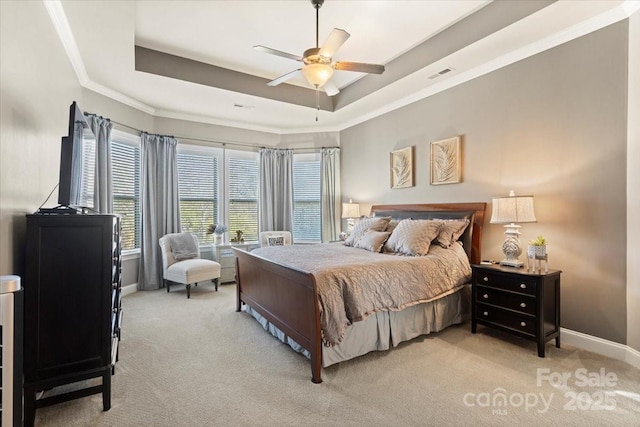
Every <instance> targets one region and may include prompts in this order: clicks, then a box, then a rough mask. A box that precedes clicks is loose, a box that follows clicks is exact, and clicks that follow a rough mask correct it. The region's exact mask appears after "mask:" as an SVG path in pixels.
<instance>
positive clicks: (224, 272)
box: [211, 242, 260, 283]
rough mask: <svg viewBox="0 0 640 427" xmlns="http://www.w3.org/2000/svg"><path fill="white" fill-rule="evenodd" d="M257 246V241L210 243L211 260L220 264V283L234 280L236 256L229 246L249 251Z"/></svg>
mask: <svg viewBox="0 0 640 427" xmlns="http://www.w3.org/2000/svg"><path fill="white" fill-rule="evenodd" d="M259 246H260V245H259V244H258V242H245V243H226V244H220V245H216V244H214V245H212V247H211V248H212V250H213V260H214V261H216V262H217V263H218V264H220V283H228V282H235V281H236V256H235V255H234V254H233V249H231V248H238V249H242V250H245V251H251V250H252V249H255V248H257V247H259Z"/></svg>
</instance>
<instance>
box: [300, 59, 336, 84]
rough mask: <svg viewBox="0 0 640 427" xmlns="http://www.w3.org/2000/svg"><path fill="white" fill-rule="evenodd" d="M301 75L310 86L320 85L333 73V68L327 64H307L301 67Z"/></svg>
mask: <svg viewBox="0 0 640 427" xmlns="http://www.w3.org/2000/svg"><path fill="white" fill-rule="evenodd" d="M302 75H303V76H304V78H305V79H307V81H308V82H309V84H310V85H311V86H314V87H322V86H323V85H324V84H325V83H326V82H327V80H329V79H330V78H331V76H332V75H333V68H331V66H330V65H327V64H307V65H305V66H304V67H303V68H302Z"/></svg>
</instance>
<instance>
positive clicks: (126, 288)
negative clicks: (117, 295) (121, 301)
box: [121, 283, 138, 296]
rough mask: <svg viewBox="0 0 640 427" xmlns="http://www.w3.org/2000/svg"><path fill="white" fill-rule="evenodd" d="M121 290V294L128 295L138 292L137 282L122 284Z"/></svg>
mask: <svg viewBox="0 0 640 427" xmlns="http://www.w3.org/2000/svg"><path fill="white" fill-rule="evenodd" d="M121 292H122V296H125V295H129V294H132V293H134V292H138V284H137V283H133V284H131V285H127V286H123V287H122V291H121Z"/></svg>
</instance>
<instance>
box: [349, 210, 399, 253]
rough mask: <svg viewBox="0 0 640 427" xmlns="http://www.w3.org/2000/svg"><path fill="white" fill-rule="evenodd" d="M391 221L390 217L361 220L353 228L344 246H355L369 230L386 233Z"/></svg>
mask: <svg viewBox="0 0 640 427" xmlns="http://www.w3.org/2000/svg"><path fill="white" fill-rule="evenodd" d="M389 221H391V217H390V216H384V217H375V216H374V217H370V218H360V220H359V221H358V222H356V225H354V226H353V230H352V231H351V234H350V235H349V237H347V240H345V242H344V244H345V245H347V246H353V245H354V243H355V242H357V241H358V239H359V238H360V237H361V236H362V235H363V234H364V233H365V231H367V230H373V231H384V229H385V228H387V224H389Z"/></svg>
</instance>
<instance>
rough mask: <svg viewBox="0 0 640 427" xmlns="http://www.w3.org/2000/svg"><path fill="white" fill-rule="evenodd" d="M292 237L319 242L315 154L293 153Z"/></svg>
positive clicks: (317, 172)
mask: <svg viewBox="0 0 640 427" xmlns="http://www.w3.org/2000/svg"><path fill="white" fill-rule="evenodd" d="M293 239H294V241H308V242H320V241H321V240H322V235H321V213H320V160H319V159H317V155H309V154H300V155H294V159H293Z"/></svg>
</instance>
